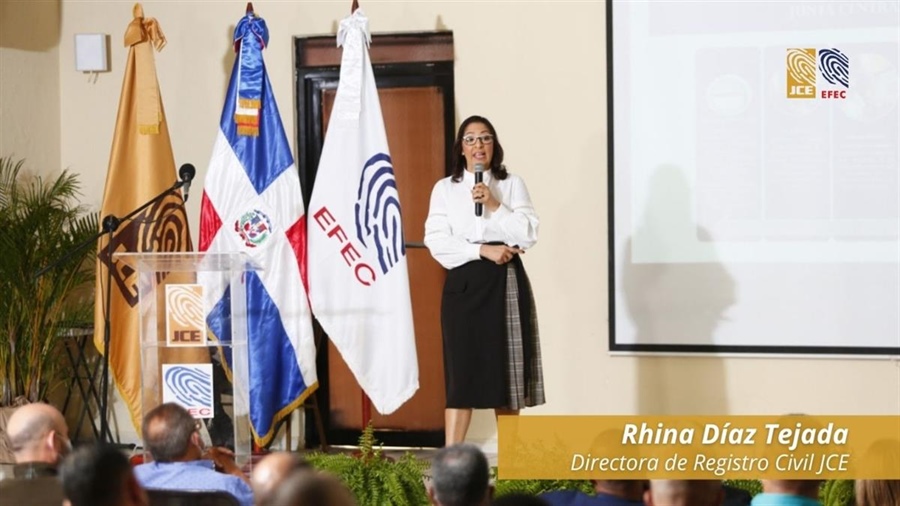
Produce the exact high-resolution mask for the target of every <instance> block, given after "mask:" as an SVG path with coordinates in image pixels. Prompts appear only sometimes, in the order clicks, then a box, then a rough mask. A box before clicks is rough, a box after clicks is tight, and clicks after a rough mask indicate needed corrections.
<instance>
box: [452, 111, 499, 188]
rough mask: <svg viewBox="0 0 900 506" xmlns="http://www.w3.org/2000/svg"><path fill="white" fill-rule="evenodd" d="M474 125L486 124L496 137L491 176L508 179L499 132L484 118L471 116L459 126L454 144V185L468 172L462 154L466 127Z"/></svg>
mask: <svg viewBox="0 0 900 506" xmlns="http://www.w3.org/2000/svg"><path fill="white" fill-rule="evenodd" d="M472 123H484V126H486V127H487V128H488V130H489V131H490V132H491V135H493V136H494V156H492V157H491V175H492V176H493V177H494V179H500V180H503V179H506V176H507V172H506V166H505V165H503V146H501V145H500V138H499V137H497V130H495V129H494V125H492V124H491V122H490V121H488V119H487V118H485V117H484V116H469V117H468V118H466V120H465V121H463V122H462V123H461V124H460V125H459V131H457V132H456V141H455V142H454V143H453V151H452V152H453V155H452V158H451V159H452V160H453V173H452V175H453V178H452V181H453V182H454V183H458V182H460V180H461V179H462V175H463V172H464V171H465V170H466V157H465V156H464V155H463V154H462V149H463V148H462V146H463V144H462V139H463V136H464V135H465V133H466V127H468V126H469V125H471V124H472Z"/></svg>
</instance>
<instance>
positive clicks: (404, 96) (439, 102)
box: [321, 86, 446, 431]
mask: <svg viewBox="0 0 900 506" xmlns="http://www.w3.org/2000/svg"><path fill="white" fill-rule="evenodd" d="M378 95H379V99H380V101H381V110H382V115H383V117H384V123H385V130H386V133H387V139H388V145H389V147H390V152H391V159H392V161H393V166H394V175H395V176H396V179H397V191H398V193H399V195H400V203H401V205H402V206H403V207H402V213H403V230H404V234H405V239H406V241H407V243H410V242H413V243H421V242H422V239H423V236H424V231H425V219H426V218H427V217H428V207H429V200H430V198H431V189H432V187H433V186H434V183H435V182H436V181H437V180H438V179H440V178H442V177H444V174H445V168H446V156H445V142H446V139H445V138H444V136H445V133H444V114H445V111H444V97H443V94H442V92H441V89H440V88H439V87H437V86H422V87H397V88H380V89H379V90H378ZM334 97H335V90H334V89H325V90H323V91H322V102H321V103H322V122H323V124H322V129H323V131H326V130H327V126H328V120H329V118H330V115H331V108H332V106H333V105H334ZM406 258H407V263H408V266H409V277H410V294H411V297H412V309H413V325H414V327H415V334H416V350H417V355H418V359H419V390H418V391H417V392H416V394H415V395H414V396H413V397H412V399H410V400H409V401H407V402H406V404H404V405H403V406H402V407H401V408H400V409H398V410H397V411H396V412H394V413H392V414H391V415H386V416H385V415H381V414H378V413H377V412H376V411H375V410H374V409H373V410H372V415H373V418H372V421H373V424H374V425H375V427H376V428H378V429H388V430H412V431H443V428H444V404H445V396H444V365H443V347H442V341H441V318H440V304H441V287H442V286H443V284H444V277H445V275H446V273H445V271H444V269H443V268H442V267H441V266H440V265H439V264H438V263H437V262H435V261H434V259H432V258H431V255H430V254H429V252H428V250H426V249H422V248H410V247H408V248H407V250H406ZM327 388H328V395H329V425H330V427H331V428H332V429H361V428H362V392H361V389H360V388H359V385H358V384H357V382H356V379H355V378H354V377H353V374H352V373H351V372H350V370H349V369H348V368H347V365H346V363H345V362H344V360H343V359H342V358H341V356H340V353H338V351H337V349H336V348H335V347H334V345H333V344H331V342H329V343H328V379H327Z"/></svg>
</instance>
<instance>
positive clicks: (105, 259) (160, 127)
mask: <svg viewBox="0 0 900 506" xmlns="http://www.w3.org/2000/svg"><path fill="white" fill-rule="evenodd" d="M133 12H134V19H133V20H132V21H131V23H130V24H129V25H128V28H127V29H126V31H125V45H126V46H127V47H128V48H129V49H128V62H127V64H126V67H125V78H124V82H123V84H122V95H121V98H120V99H119V112H118V118H117V119H116V130H115V134H114V135H113V142H112V150H111V153H110V157H109V171H108V173H107V176H106V188H105V191H104V194H103V207H102V209H101V216H104V217H105V216H109V215H112V216H115V217H116V218H122V217H124V216H126V215H127V214H129V213H131V212H132V211H134V210H135V209H137V208H139V207H141V206H142V205H143V204H145V203H146V202H148V201H150V200H152V199H153V197H155V196H157V195H159V194H160V193H162V192H163V191H165V190H166V188H170V187H171V186H172V184H173V183H174V182H175V180H176V177H177V175H176V171H175V159H174V156H173V155H172V144H171V141H170V140H169V129H168V126H167V124H166V116H165V112H164V110H163V105H162V98H161V95H160V92H159V83H158V82H157V79H156V64H155V62H154V53H153V50H154V49H156V50H157V51H159V50H161V49H162V48H163V46H164V45H165V42H166V39H165V36H164V35H163V33H162V30H161V29H160V27H159V24H158V23H157V21H156V20H155V19H153V18H145V17H144V12H143V9H142V7H141V5H140V4H135V6H134V9H133ZM107 238H108V236H104V237H103V238H102V239H101V240H100V242H99V244H98V255H97V279H96V305H95V309H94V330H95V332H94V344H95V345H96V346H97V348H98V349H99V350H100V352H101V353H103V349H104V311H105V307H104V301H105V297H106V283H107V273H108V272H111V274H112V276H111V280H112V282H111V283H110V315H109V317H110V322H111V327H110V347H109V357H108V360H109V368H110V372H111V374H112V378H113V380H114V381H115V384H116V385H117V387H118V389H119V393H120V394H121V396H122V398H123V399H124V401H125V403H126V404H127V405H128V409H129V411H130V414H131V419H132V423H133V424H134V426H135V428H136V429H137V430H138V431H140V426H141V359H140V353H141V345H140V330H139V325H140V314H139V306H138V302H139V297H140V296H141V295H142V294H141V293H139V288H138V282H137V273H135V272H134V271H133V270H132V269H131V268H130V267H128V266H126V265H125V264H124V263H123V262H122V261H121V260H117V259H116V258H115V257H112V255H111V254H110V252H109V251H108V248H107V246H108V245H107ZM112 243H113V244H112V254H115V253H126V252H128V253H140V252H184V251H191V250H192V245H191V238H190V232H189V230H188V221H187V214H186V212H185V209H184V203H183V201H182V198H181V195H180V194H179V193H177V192H173V193H171V194H170V195H168V196H166V197H165V198H164V199H162V200H161V201H159V202H157V203H156V204H154V205H151V206H150V207H148V208H146V209H144V210H143V211H141V212H140V213H138V214H137V215H136V216H134V218H133V219H130V220H126V221H123V222H122V223H121V225H119V227H118V229H117V230H116V232H115V234H113V237H112ZM169 277H173V276H169ZM166 281H172V280H171V279H166ZM186 281H188V282H190V280H186ZM157 282H158V283H161V282H163V279H159V278H157ZM161 335H163V333H161ZM203 352H205V361H206V362H208V361H209V352H208V350H207V349H206V348H200V349H199V350H196V349H195V351H194V353H192V355H198V354H202V353H203ZM197 358H200V361H202V359H203V358H202V357H194V360H186V361H198V360H197ZM149 376H151V377H152V376H156V374H154V373H152V372H151V373H150V374H149ZM148 379H149V378H148Z"/></svg>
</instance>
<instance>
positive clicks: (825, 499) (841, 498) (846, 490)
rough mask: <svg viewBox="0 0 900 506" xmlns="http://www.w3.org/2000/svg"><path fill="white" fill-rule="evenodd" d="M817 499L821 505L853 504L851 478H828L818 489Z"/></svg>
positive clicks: (854, 502) (854, 496)
mask: <svg viewBox="0 0 900 506" xmlns="http://www.w3.org/2000/svg"><path fill="white" fill-rule="evenodd" d="M819 500H820V501H822V506H853V505H854V504H856V495H855V493H854V490H853V480H829V481H826V482H825V483H823V484H822V488H820V489H819Z"/></svg>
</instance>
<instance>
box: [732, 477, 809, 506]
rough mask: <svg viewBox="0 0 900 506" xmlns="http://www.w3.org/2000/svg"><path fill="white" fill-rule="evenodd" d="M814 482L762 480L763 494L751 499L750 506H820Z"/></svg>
mask: <svg viewBox="0 0 900 506" xmlns="http://www.w3.org/2000/svg"><path fill="white" fill-rule="evenodd" d="M821 483H822V482H820V481H814V480H763V482H762V486H763V493H762V494H757V495H756V497H754V498H753V502H751V503H750V505H751V506H822V503H820V502H819V485H821Z"/></svg>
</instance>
